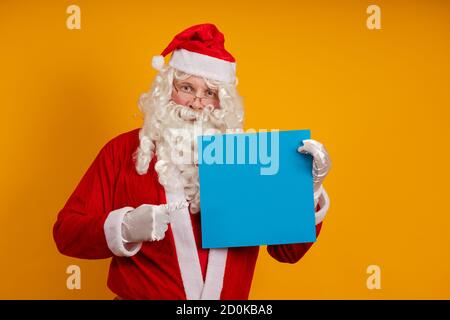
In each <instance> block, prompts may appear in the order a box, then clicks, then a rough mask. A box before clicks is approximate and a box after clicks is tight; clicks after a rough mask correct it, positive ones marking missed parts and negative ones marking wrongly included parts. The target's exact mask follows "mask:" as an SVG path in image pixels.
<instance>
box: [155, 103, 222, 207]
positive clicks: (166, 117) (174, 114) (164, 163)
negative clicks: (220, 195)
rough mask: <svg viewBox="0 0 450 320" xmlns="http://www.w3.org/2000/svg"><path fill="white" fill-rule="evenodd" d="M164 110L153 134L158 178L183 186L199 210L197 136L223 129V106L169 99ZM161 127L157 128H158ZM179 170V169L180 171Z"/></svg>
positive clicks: (170, 186) (170, 185)
mask: <svg viewBox="0 0 450 320" xmlns="http://www.w3.org/2000/svg"><path fill="white" fill-rule="evenodd" d="M164 108H165V110H161V112H156V113H155V116H156V118H157V119H159V120H158V121H153V123H151V126H152V128H151V129H152V131H153V132H152V136H153V137H156V138H157V139H155V140H156V141H155V151H156V157H157V160H158V161H157V162H156V164H155V170H156V171H157V173H158V176H159V182H160V183H161V184H162V185H163V186H164V187H165V188H166V189H167V190H173V189H176V188H180V187H183V188H184V191H185V195H186V200H187V201H188V202H189V203H190V211H191V212H192V213H198V212H199V211H200V183H199V174H198V159H197V137H198V136H199V135H202V134H215V133H221V132H222V133H224V132H225V131H226V125H225V122H224V121H223V120H222V119H221V118H220V116H221V114H220V110H215V111H216V112H211V111H212V108H211V107H205V108H204V109H202V110H201V111H197V110H193V109H191V108H189V107H185V106H182V105H178V104H175V103H174V102H173V101H170V102H169V103H168V104H167V105H166V106H165V107H164ZM155 131H158V132H155ZM178 172H179V173H178Z"/></svg>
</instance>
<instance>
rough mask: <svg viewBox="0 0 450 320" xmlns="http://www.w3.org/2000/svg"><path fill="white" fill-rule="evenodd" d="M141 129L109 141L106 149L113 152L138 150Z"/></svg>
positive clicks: (122, 134)
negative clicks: (130, 149)
mask: <svg viewBox="0 0 450 320" xmlns="http://www.w3.org/2000/svg"><path fill="white" fill-rule="evenodd" d="M140 130H141V128H136V129H133V130H130V131H127V132H124V133H121V134H119V135H117V136H115V137H114V138H112V139H111V140H109V141H108V142H107V143H106V145H105V147H106V148H109V149H113V150H117V151H119V150H124V149H129V148H136V147H137V146H138V145H139V131H140Z"/></svg>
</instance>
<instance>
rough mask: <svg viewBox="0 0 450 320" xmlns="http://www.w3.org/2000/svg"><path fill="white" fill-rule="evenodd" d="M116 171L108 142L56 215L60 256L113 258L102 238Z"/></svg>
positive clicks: (56, 235) (54, 230)
mask: <svg viewBox="0 0 450 320" xmlns="http://www.w3.org/2000/svg"><path fill="white" fill-rule="evenodd" d="M118 168H119V166H118V161H114V156H113V145H112V143H111V142H109V143H107V144H106V145H105V146H104V147H103V148H102V149H101V151H100V152H99V154H98V155H97V157H96V158H95V160H94V162H93V163H92V164H91V166H90V167H89V169H88V170H87V171H86V173H85V174H84V176H83V177H82V179H81V181H80V182H79V184H78V186H77V187H76V189H75V190H74V192H73V193H72V195H71V196H70V198H69V200H68V201H67V202H66V204H65V206H64V208H63V209H62V210H61V211H60V212H59V214H58V218H57V221H56V223H55V225H54V226H53V238H54V240H55V242H56V246H57V247H58V250H59V251H60V252H61V253H62V254H65V255H68V256H71V257H76V258H82V259H103V258H108V257H111V256H112V255H113V253H112V251H111V250H110V248H109V247H108V242H109V241H107V237H106V236H105V221H106V219H107V218H108V216H109V213H110V212H111V211H112V203H113V199H112V197H113V192H114V185H115V179H116V176H117V173H118ZM125 209H126V208H124V210H125ZM129 209H132V208H129ZM118 210H119V211H120V210H121V209H118ZM115 212H117V210H115ZM111 216H112V215H111ZM109 220H111V219H109ZM118 225H119V226H120V224H119V222H118Z"/></svg>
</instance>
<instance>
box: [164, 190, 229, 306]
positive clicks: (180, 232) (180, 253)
mask: <svg viewBox="0 0 450 320" xmlns="http://www.w3.org/2000/svg"><path fill="white" fill-rule="evenodd" d="M165 192H166V200H167V203H168V205H169V206H170V205H171V204H174V203H180V202H185V201H186V196H185V193H184V189H183V187H179V188H178V190H176V191H173V192H170V191H168V190H165ZM169 215H170V227H171V229H172V234H173V238H174V241H175V249H176V252H177V258H178V265H179V267H180V272H181V279H182V280H183V286H184V292H185V294H186V299H187V300H199V299H200V300H219V299H220V295H221V293H222V287H223V279H224V274H225V266H226V261H227V255H228V249H209V254H208V266H207V269H206V279H205V281H203V275H202V269H201V265H200V259H199V257H198V251H197V244H196V242H195V237H194V231H193V229H192V223H191V217H190V216H189V215H190V213H189V209H188V207H186V206H183V207H180V208H177V209H176V210H173V211H170V213H169Z"/></svg>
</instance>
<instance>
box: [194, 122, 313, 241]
mask: <svg viewBox="0 0 450 320" xmlns="http://www.w3.org/2000/svg"><path fill="white" fill-rule="evenodd" d="M309 138H310V131H309V130H293V131H268V132H258V133H240V134H220V135H213V136H200V137H198V150H199V154H198V156H199V175H200V208H201V211H200V214H201V226H202V247H203V248H223V247H241V246H256V245H269V244H289V243H301V242H314V241H316V230H315V218H314V198H313V180H312V172H311V169H312V156H310V155H306V154H300V153H299V152H298V151H297V148H298V147H299V146H301V145H303V143H302V140H304V139H309Z"/></svg>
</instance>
